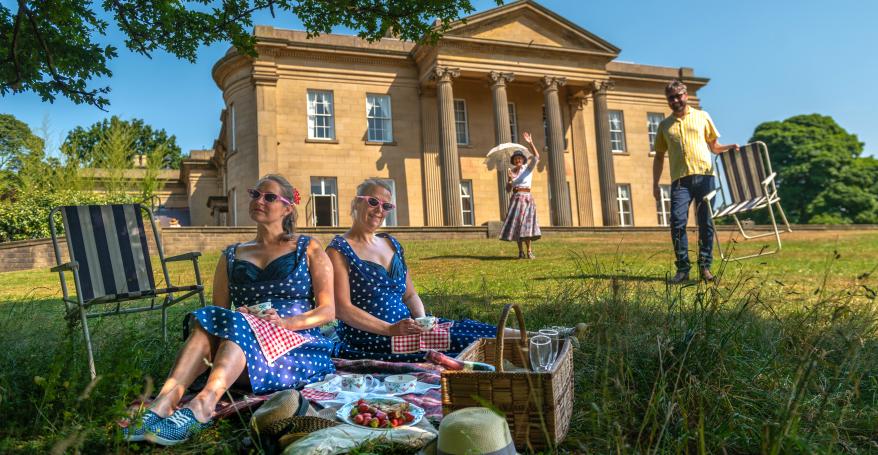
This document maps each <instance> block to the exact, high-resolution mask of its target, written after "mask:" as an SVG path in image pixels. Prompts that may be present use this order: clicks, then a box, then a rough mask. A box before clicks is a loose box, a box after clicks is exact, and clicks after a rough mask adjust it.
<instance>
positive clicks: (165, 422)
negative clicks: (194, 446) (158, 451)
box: [146, 408, 213, 446]
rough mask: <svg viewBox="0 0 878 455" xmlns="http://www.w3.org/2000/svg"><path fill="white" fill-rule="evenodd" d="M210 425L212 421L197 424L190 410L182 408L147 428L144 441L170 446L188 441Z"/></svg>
mask: <svg viewBox="0 0 878 455" xmlns="http://www.w3.org/2000/svg"><path fill="white" fill-rule="evenodd" d="M212 425H213V422H212V421H211V422H207V423H201V422H199V421H198V420H197V419H196V418H195V414H194V413H193V412H192V410H191V409H189V408H183V409H180V410H178V411H177V412H175V413H173V414H171V415H170V416H169V417H168V418H166V419H162V421H161V422H159V423H158V424H156V425H154V426H152V428H149V429H148V431H147V432H146V440H147V441H149V442H152V443H155V444H159V445H163V446H172V445H176V444H179V443H181V442H184V441H186V440H188V439H189V438H191V437H192V436H193V435H195V434H196V433H198V432H199V431H201V430H203V429H205V428H209V427H210V426H212Z"/></svg>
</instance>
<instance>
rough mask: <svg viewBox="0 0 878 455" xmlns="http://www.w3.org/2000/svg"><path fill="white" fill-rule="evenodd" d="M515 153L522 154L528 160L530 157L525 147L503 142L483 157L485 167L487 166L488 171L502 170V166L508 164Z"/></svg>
mask: <svg viewBox="0 0 878 455" xmlns="http://www.w3.org/2000/svg"><path fill="white" fill-rule="evenodd" d="M516 151H520V152H522V153H524V156H525V158H527V159H528V160H530V158H531V156H532V154H531V153H530V150H528V149H527V147H525V146H523V145H521V144H516V143H514V142H505V143H503V144H500V145H498V146H496V147H494V148H492V149H491V150H489V151H488V154H487V155H486V156H485V165H486V166H488V169H489V170H494V169H503V167H504V166H506V165H508V164H509V158H510V157H511V156H512V154H513V153H514V152H516Z"/></svg>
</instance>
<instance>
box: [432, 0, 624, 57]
mask: <svg viewBox="0 0 878 455" xmlns="http://www.w3.org/2000/svg"><path fill="white" fill-rule="evenodd" d="M445 35H446V36H449V37H460V38H469V39H475V40H478V41H493V42H498V43H514V44H524V45H537V46H541V47H543V46H545V47H549V48H553V47H555V48H559V49H575V50H581V51H591V52H601V53H610V54H618V53H619V51H620V50H619V48H617V47H615V46H613V45H612V44H610V43H608V42H606V41H604V40H603V39H601V38H599V37H597V36H596V35H594V34H592V33H590V32H588V31H586V30H585V29H583V28H581V27H579V26H578V25H576V24H574V23H572V22H570V21H568V20H567V19H565V18H563V17H561V16H559V15H558V14H556V13H554V12H552V11H550V10H548V9H546V8H545V7H543V6H540V5H539V4H537V3H534V2H531V1H522V2H516V3H511V4H508V5H504V6H501V7H498V8H494V9H491V10H488V11H485V12H482V13H478V14H475V15H473V16H469V17H468V18H466V20H465V22H464V21H459V22H457V23H456V24H454V25H452V27H451V29H450V30H448V32H446V34H445Z"/></svg>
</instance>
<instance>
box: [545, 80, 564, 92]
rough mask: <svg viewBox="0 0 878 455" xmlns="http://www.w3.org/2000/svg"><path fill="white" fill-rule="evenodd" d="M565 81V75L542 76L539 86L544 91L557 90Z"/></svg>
mask: <svg viewBox="0 0 878 455" xmlns="http://www.w3.org/2000/svg"><path fill="white" fill-rule="evenodd" d="M566 83H567V78H566V77H561V76H543V77H542V78H540V88H541V89H542V90H543V91H544V92H548V91H552V90H555V91H557V90H558V89H559V88H561V86H563V85H564V84H566Z"/></svg>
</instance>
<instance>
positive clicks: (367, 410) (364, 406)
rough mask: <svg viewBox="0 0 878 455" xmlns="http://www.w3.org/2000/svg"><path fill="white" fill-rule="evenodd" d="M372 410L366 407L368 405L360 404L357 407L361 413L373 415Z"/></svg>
mask: <svg viewBox="0 0 878 455" xmlns="http://www.w3.org/2000/svg"><path fill="white" fill-rule="evenodd" d="M370 409H371V408H369V406H368V405H366V404H358V405H357V411H359V412H369V413H371V411H370Z"/></svg>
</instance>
